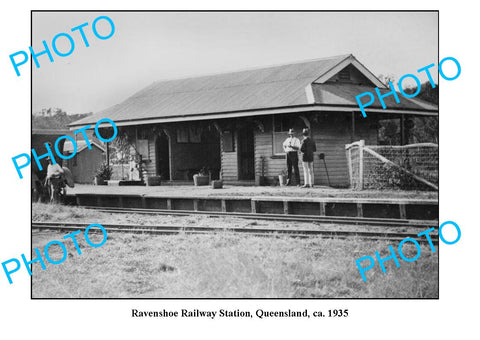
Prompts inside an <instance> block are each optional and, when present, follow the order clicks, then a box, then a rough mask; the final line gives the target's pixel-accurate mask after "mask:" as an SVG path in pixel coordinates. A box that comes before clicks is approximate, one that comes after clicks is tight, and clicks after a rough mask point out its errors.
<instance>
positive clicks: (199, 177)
mask: <svg viewBox="0 0 480 340" xmlns="http://www.w3.org/2000/svg"><path fill="white" fill-rule="evenodd" d="M209 182H210V176H209V173H208V169H207V167H205V166H204V167H203V168H201V169H200V171H199V172H198V174H196V175H193V183H194V184H195V186H199V185H208V183H209Z"/></svg>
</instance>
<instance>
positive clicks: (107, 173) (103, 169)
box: [95, 163, 113, 181]
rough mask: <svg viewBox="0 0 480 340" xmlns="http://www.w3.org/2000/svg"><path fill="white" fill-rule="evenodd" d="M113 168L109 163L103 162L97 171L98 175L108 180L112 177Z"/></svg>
mask: <svg viewBox="0 0 480 340" xmlns="http://www.w3.org/2000/svg"><path fill="white" fill-rule="evenodd" d="M112 173H113V168H112V167H111V166H108V165H107V163H103V164H102V165H101V166H100V168H98V170H97V172H96V174H95V175H96V176H98V177H100V178H101V179H103V180H104V181H108V180H109V179H110V178H111V177H112Z"/></svg>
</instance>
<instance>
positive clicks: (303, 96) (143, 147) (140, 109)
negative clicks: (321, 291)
mask: <svg viewBox="0 0 480 340" xmlns="http://www.w3.org/2000/svg"><path fill="white" fill-rule="evenodd" d="M376 87H378V88H379V90H380V93H382V94H385V93H387V92H389V91H390V89H389V88H388V87H386V86H385V84H383V83H382V82H381V81H380V80H379V79H378V78H377V77H375V76H374V74H373V73H372V72H370V71H369V70H368V69H367V68H366V67H365V66H364V65H362V64H361V63H360V62H359V61H358V60H357V59H356V58H355V57H354V56H353V55H351V54H349V55H342V56H335V57H329V58H322V59H316V60H311V61H301V62H297V63H290V64H286V65H279V66H271V67H265V68H258V69H249V70H243V71H238V72H231V73H225V74H217V75H209V76H201V77H194V78H184V79H176V80H166V81H159V82H155V83H153V84H151V85H150V86H148V87H146V88H144V89H142V90H140V91H139V92H137V93H135V94H134V95H132V96H131V97H129V98H126V99H125V100H124V101H122V102H120V103H118V104H117V105H114V106H112V107H110V108H107V109H106V110H103V111H100V112H98V113H95V114H94V115H92V116H89V117H86V118H84V119H82V120H79V121H76V122H74V123H72V124H71V125H70V127H71V128H72V129H75V128H79V127H82V126H85V125H87V124H91V125H92V126H94V125H95V123H96V122H97V121H98V120H100V119H102V118H110V119H112V120H113V121H114V122H115V124H116V125H117V126H118V127H119V133H120V134H127V135H129V136H130V138H131V140H132V143H133V144H134V147H135V150H136V151H137V152H138V154H140V155H141V156H142V161H143V162H144V166H145V168H146V171H147V174H148V176H161V177H162V179H163V180H167V181H172V182H176V181H178V182H179V183H180V182H185V181H190V180H191V179H192V176H193V174H195V173H197V172H198V171H199V170H200V169H202V168H206V169H208V170H209V171H210V173H211V175H212V178H213V179H216V178H222V179H223V181H224V182H225V183H226V184H236V185H258V184H261V183H267V184H268V183H271V182H272V181H274V179H275V178H277V176H278V175H279V173H280V172H281V171H282V170H283V169H285V167H286V164H285V163H286V162H285V154H284V152H283V149H282V143H283V141H284V140H285V138H286V137H287V131H288V130H289V129H290V128H293V129H295V130H296V131H297V137H299V138H300V139H301V131H302V129H303V128H305V127H308V128H310V130H311V132H312V137H313V138H314V140H315V142H316V145H317V155H316V156H315V163H314V173H315V184H317V185H326V184H327V177H326V172H325V168H324V164H323V162H320V161H319V157H318V155H319V154H320V153H324V155H325V161H326V164H327V166H328V173H329V179H330V184H331V186H334V187H347V186H348V185H349V174H348V166H347V159H346V155H345V145H346V144H348V143H351V142H353V141H358V140H361V139H363V140H365V143H366V144H369V145H376V144H377V143H378V127H379V124H378V123H379V120H383V119H398V120H400V122H401V126H403V122H404V121H405V119H407V118H408V117H413V116H437V115H438V107H437V106H436V105H434V104H431V103H428V102H425V101H422V100H419V99H416V98H411V99H407V98H405V97H403V96H401V95H400V94H399V97H400V99H401V101H400V103H397V102H396V101H395V99H394V98H393V96H388V97H385V99H384V101H385V103H386V105H387V109H383V108H382V106H381V104H380V102H379V101H378V98H376V101H375V103H374V104H372V105H371V106H369V107H367V108H366V109H365V111H366V113H367V115H368V116H367V118H363V116H362V114H361V112H360V109H359V107H358V104H357V102H356V100H355V96H357V95H359V94H361V93H363V92H366V91H370V92H372V93H375V88H376ZM300 168H301V166H300ZM300 172H301V176H303V174H302V171H300ZM302 180H303V179H302Z"/></svg>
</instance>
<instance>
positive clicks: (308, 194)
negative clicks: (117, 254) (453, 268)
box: [67, 185, 438, 220]
mask: <svg viewBox="0 0 480 340" xmlns="http://www.w3.org/2000/svg"><path fill="white" fill-rule="evenodd" d="M67 202H68V203H69V204H74V205H78V206H95V207H112V208H141V209H158V210H182V211H212V212H215V211H216V212H235V213H252V214H255V213H262V214H294V215H307V216H308V215H311V216H349V217H369V218H389V219H414V220H438V193H436V192H409V191H354V190H349V189H332V188H328V187H315V188H298V187H237V186H226V187H224V188H222V189H213V188H211V187H209V186H203V187H202V186H200V187H194V186H153V187H145V186H138V187H136V186H124V187H122V186H92V185H76V186H75V188H73V189H70V188H69V190H68V193H67Z"/></svg>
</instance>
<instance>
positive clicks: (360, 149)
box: [358, 139, 365, 190]
mask: <svg viewBox="0 0 480 340" xmlns="http://www.w3.org/2000/svg"><path fill="white" fill-rule="evenodd" d="M364 146H365V140H364V139H361V140H360V142H359V143H358V152H359V154H358V161H359V165H358V177H359V178H358V181H359V189H360V190H363V147H364Z"/></svg>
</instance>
